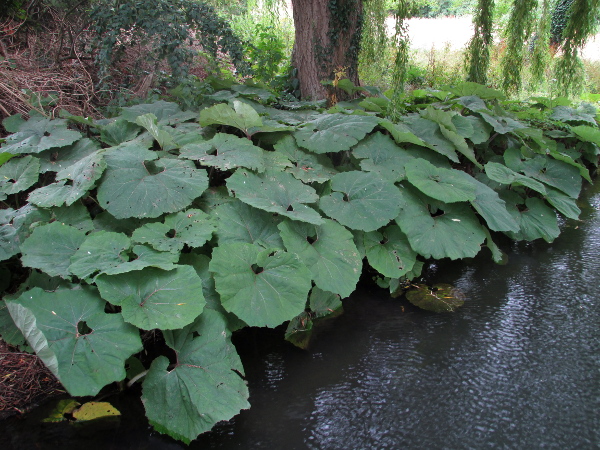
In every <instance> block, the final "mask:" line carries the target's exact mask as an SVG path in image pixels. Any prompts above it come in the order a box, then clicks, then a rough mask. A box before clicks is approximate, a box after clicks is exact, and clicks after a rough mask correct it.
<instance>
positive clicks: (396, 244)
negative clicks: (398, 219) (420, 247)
mask: <svg viewBox="0 0 600 450" xmlns="http://www.w3.org/2000/svg"><path fill="white" fill-rule="evenodd" d="M364 246H365V251H366V254H367V259H368V261H369V264H370V265H371V267H373V269H375V270H376V271H377V272H379V273H380V274H382V275H383V276H384V277H390V278H400V277H401V276H403V275H406V274H407V273H408V272H409V271H410V270H411V269H412V268H413V266H414V265H415V262H416V259H417V254H416V253H415V251H414V250H413V249H412V247H411V246H410V244H409V242H408V238H407V237H406V235H405V234H404V233H403V232H402V231H401V230H400V228H398V226H396V225H390V226H388V227H386V228H385V229H384V230H382V232H381V233H380V232H379V231H371V232H369V233H365V235H364Z"/></svg>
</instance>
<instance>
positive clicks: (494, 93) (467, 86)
mask: <svg viewBox="0 0 600 450" xmlns="http://www.w3.org/2000/svg"><path fill="white" fill-rule="evenodd" d="M441 89H442V90H444V91H448V92H451V93H452V94H454V95H456V96H457V97H464V96H467V95H476V96H477V97H480V98H483V99H485V100H494V99H497V100H504V99H505V98H506V96H505V95H504V94H503V93H502V92H501V91H499V90H496V89H491V88H488V87H486V86H483V85H481V84H478V83H474V82H472V81H464V82H462V83H458V84H457V85H456V86H449V85H444V86H442V87H441Z"/></svg>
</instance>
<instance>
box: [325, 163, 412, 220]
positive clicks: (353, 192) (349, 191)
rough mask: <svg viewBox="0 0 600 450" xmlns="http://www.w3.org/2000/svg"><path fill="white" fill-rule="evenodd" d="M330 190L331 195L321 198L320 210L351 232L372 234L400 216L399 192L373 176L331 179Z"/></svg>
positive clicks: (354, 173) (348, 174)
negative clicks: (358, 231) (370, 232)
mask: <svg viewBox="0 0 600 450" xmlns="http://www.w3.org/2000/svg"><path fill="white" fill-rule="evenodd" d="M331 189H332V191H333V192H332V193H331V194H329V195H326V196H324V197H321V201H320V202H319V206H320V208H321V209H322V210H323V212H324V213H325V214H327V215H328V216H329V217H331V218H332V219H335V220H337V221H338V222H340V223H341V224H342V225H345V226H347V227H349V228H352V229H356V230H363V231H373V230H376V229H377V228H380V227H382V226H384V225H386V224H387V223H388V222H389V221H390V220H392V219H393V218H394V217H396V216H397V215H398V211H399V208H400V201H401V194H400V191H399V190H398V188H397V187H396V186H394V185H393V184H392V183H391V182H389V181H386V180H383V179H381V178H379V177H378V176H377V175H375V174H373V173H365V172H358V171H352V172H344V173H340V174H338V175H336V176H334V177H333V178H332V179H331Z"/></svg>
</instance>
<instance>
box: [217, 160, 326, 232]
mask: <svg viewBox="0 0 600 450" xmlns="http://www.w3.org/2000/svg"><path fill="white" fill-rule="evenodd" d="M227 188H228V189H229V192H231V195H232V196H234V197H236V198H238V199H240V200H241V201H243V202H244V203H247V204H248V205H251V206H254V207H255V208H258V209H262V210H264V211H269V212H274V213H277V214H281V215H282V216H286V217H289V218H291V219H294V220H299V221H301V222H308V223H313V224H315V225H319V224H321V223H323V218H322V217H321V216H320V215H319V213H318V212H316V211H315V210H314V209H312V208H310V207H308V206H306V203H315V202H316V201H317V200H318V199H319V197H318V195H317V193H316V192H315V190H314V189H313V188H312V187H310V186H307V185H305V184H304V183H302V182H301V181H299V180H297V179H295V178H294V177H293V176H292V175H291V174H289V173H278V174H262V175H255V174H253V173H252V172H249V171H247V170H242V169H238V170H237V171H236V172H235V173H234V174H233V175H232V176H231V177H229V178H228V179H227Z"/></svg>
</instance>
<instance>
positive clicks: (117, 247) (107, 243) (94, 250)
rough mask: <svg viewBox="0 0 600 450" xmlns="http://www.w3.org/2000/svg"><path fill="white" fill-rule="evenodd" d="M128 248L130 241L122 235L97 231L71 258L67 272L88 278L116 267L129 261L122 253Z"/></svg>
mask: <svg viewBox="0 0 600 450" xmlns="http://www.w3.org/2000/svg"><path fill="white" fill-rule="evenodd" d="M130 246H131V241H130V239H129V238H128V237H127V236H125V235H124V234H122V233H113V232H111V231H99V232H97V233H94V234H91V235H90V236H88V237H87V238H86V240H85V241H83V243H82V244H81V246H80V247H79V249H78V250H77V251H76V252H75V254H74V255H73V256H71V265H70V266H69V271H70V272H71V273H72V274H73V275H77V276H78V277H79V278H88V277H90V276H91V275H94V274H97V273H99V272H104V271H105V270H109V269H112V268H114V267H117V266H119V265H120V264H122V263H123V262H125V261H128V260H129V258H128V257H127V255H125V254H124V253H125V252H126V251H127V250H129V247H130Z"/></svg>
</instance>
